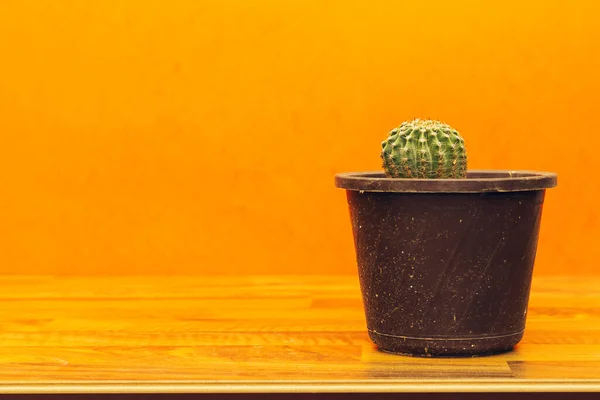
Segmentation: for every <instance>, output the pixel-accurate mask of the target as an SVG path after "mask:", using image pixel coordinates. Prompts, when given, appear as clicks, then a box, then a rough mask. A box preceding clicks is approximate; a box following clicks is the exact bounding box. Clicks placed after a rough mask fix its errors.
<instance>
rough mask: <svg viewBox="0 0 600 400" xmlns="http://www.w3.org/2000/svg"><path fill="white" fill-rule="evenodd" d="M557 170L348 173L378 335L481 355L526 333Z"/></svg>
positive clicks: (396, 343) (432, 351)
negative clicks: (409, 175) (437, 175)
mask: <svg viewBox="0 0 600 400" xmlns="http://www.w3.org/2000/svg"><path fill="white" fill-rule="evenodd" d="M556 180H557V178H556V174H553V173H545V172H529V171H470V172H469V173H468V176H467V178H466V179H396V178H387V177H385V176H384V174H383V173H378V172H366V173H344V174H338V175H336V177H335V183H336V186H337V187H339V188H343V189H346V193H347V201H348V206H349V211H350V219H351V222H352V231H353V235H354V244H355V250H356V260H357V264H358V273H359V280H360V287H361V292H362V297H363V303H364V309H365V316H366V321H367V329H368V334H369V337H370V338H371V340H372V341H373V342H374V343H375V344H376V345H377V346H378V348H379V349H380V350H382V351H386V352H391V353H398V354H407V355H422V356H474V355H486V354H493V353H500V352H504V351H509V350H511V349H512V348H513V347H514V346H515V345H516V344H517V343H518V342H519V341H520V340H521V338H522V337H523V331H524V329H525V321H526V315H527V305H528V301H529V292H530V286H531V277H532V272H533V266H534V260H535V255H536V250H537V244H538V233H539V229H540V220H541V216H542V204H543V202H544V195H545V189H547V188H551V187H554V186H556Z"/></svg>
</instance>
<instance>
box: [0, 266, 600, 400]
mask: <svg viewBox="0 0 600 400" xmlns="http://www.w3.org/2000/svg"><path fill="white" fill-rule="evenodd" d="M0 290H1V294H0V393H4V394H6V393H57V392H58V393H92V392H93V393H128V392H129V393H130V392H136V393H192V392H194V393H215V392H224V393H240V392H257V393H260V392H262V393H267V392H299V391H300V392H302V391H306V392H323V393H331V392H372V393H377V392H379V393H381V392H443V391H453V392H480V391H485V392H507V391H510V392H513V391H520V392H523V391H526V392H536V391H580V392H586V391H587V392H591V391H599V390H600V277H598V278H574V277H536V278H535V279H534V282H533V288H532V294H531V299H530V307H529V312H528V322H527V328H526V333H525V337H524V339H523V341H522V342H521V343H520V344H519V345H518V346H517V347H516V348H515V350H514V351H512V352H510V353H505V354H502V355H495V356H488V357H478V358H461V359H431V358H415V357H407V356H396V355H390V354H384V353H382V352H379V351H378V350H377V349H376V348H375V346H374V345H373V344H372V343H371V342H370V341H369V339H368V336H367V334H366V331H365V320H364V315H363V309H362V303H361V298H360V292H359V286H358V280H357V278H356V277H354V276H288V277H283V276H248V277H117V278H115V277H86V278H81V277H79V278H75V277H71V278H55V277H10V276H5V277H0Z"/></svg>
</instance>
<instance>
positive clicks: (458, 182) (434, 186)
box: [335, 170, 557, 193]
mask: <svg viewBox="0 0 600 400" xmlns="http://www.w3.org/2000/svg"><path fill="white" fill-rule="evenodd" d="M556 185H557V174H556V173H554V172H541V171H531V170H469V171H468V172H467V178H465V179H413V178H389V177H386V176H385V174H384V172H383V171H359V172H343V173H338V174H336V175H335V186H336V187H338V188H341V189H346V190H354V191H364V192H392V193H488V192H521V191H531V190H544V189H549V188H553V187H555V186H556Z"/></svg>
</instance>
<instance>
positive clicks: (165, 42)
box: [0, 0, 600, 274]
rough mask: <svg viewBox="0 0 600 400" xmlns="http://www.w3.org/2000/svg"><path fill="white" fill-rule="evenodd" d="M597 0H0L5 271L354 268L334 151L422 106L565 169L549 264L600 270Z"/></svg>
mask: <svg viewBox="0 0 600 400" xmlns="http://www.w3.org/2000/svg"><path fill="white" fill-rule="evenodd" d="M598 4H599V3H598V2H594V1H589V2H588V1H572V2H564V1H546V0H539V1H533V0H530V1H523V0H518V1H512V0H511V1H503V2H486V1H479V0H477V1H458V0H454V1H442V0H440V1H413V2H406V1H386V2H373V1H351V2H348V1H327V2H324V1H316V0H302V1H300V0H298V1H262V0H253V1H225V2H222V1H217V0H214V1H195V0H186V1H183V0H169V1H159V0H155V1H148V0H137V1H133V0H129V1H87V0H79V1H66V0H54V1H24V0H4V1H2V2H1V3H0V54H1V57H2V60H1V61H2V62H1V63H0V123H1V126H0V132H2V143H1V145H0V183H1V189H0V190H1V193H0V273H57V274H139V273H146V274H164V273H168V274H174V273H192V274H195V273H222V274H233V273H351V274H353V273H355V261H354V253H353V251H354V250H353V243H352V237H351V232H350V224H349V219H348V212H347V208H346V203H345V197H344V193H343V192H342V191H341V190H339V189H335V188H334V186H333V175H334V174H335V173H336V172H341V171H350V170H364V169H379V168H380V162H379V143H380V141H381V140H383V138H384V137H385V136H386V135H387V132H388V131H389V130H390V129H391V128H392V127H394V126H396V125H398V124H399V123H400V122H401V121H403V120H405V119H409V118H412V117H431V118H437V119H443V120H445V121H446V122H448V123H450V124H451V125H453V126H454V127H455V128H457V129H458V130H459V131H460V132H461V133H462V134H463V135H464V137H465V139H466V141H467V146H468V149H469V155H470V165H469V166H470V168H506V169H539V170H550V171H555V172H558V173H559V187H557V188H556V189H553V190H552V191H550V192H548V195H547V197H546V201H547V202H546V205H545V208H544V218H543V222H542V232H541V239H540V247H539V251H538V262H537V265H536V273H537V274H552V273H561V274H564V273H570V274H599V273H600V269H598V268H596V264H597V260H599V259H600V245H598V244H597V242H598V238H599V237H600V235H599V234H598V232H599V229H600V225H599V209H598V206H597V204H598V201H599V200H598V198H597V197H596V196H598V194H599V186H600V179H598V177H597V176H596V174H597V172H598V171H600V153H599V149H600V134H599V133H598V131H597V128H598V126H600V117H599V114H600V101H599V100H600V44H599V43H600V30H599V28H598V23H597V16H598V15H599V13H600V5H598Z"/></svg>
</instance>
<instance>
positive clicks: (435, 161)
mask: <svg viewBox="0 0 600 400" xmlns="http://www.w3.org/2000/svg"><path fill="white" fill-rule="evenodd" d="M380 156H381V159H382V160H383V165H382V166H383V168H384V170H385V174H386V175H387V176H388V177H392V178H429V179H436V178H437V179H450V178H452V179H456V178H466V176H467V151H466V149H465V141H464V139H463V138H462V136H461V135H460V133H458V131H456V129H454V128H452V127H450V126H449V125H447V124H444V123H442V122H439V121H435V120H429V119H425V120H421V119H415V120H412V121H405V122H403V123H402V124H401V125H400V126H399V127H397V128H394V129H392V130H391V131H390V132H389V134H388V137H387V139H386V140H384V141H383V142H381V154H380Z"/></svg>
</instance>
